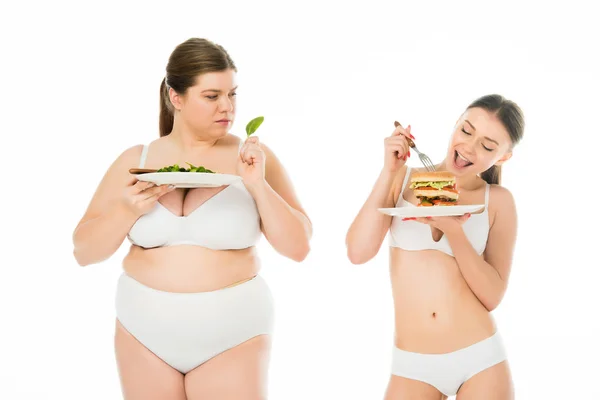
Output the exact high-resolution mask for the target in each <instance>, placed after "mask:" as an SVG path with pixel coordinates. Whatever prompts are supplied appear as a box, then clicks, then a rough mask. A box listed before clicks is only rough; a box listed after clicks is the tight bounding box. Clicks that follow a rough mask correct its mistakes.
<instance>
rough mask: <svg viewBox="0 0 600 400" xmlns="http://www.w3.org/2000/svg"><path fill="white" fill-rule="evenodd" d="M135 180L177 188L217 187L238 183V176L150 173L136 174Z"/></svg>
mask: <svg viewBox="0 0 600 400" xmlns="http://www.w3.org/2000/svg"><path fill="white" fill-rule="evenodd" d="M137 179H138V180H140V181H145V182H152V183H155V184H157V185H175V187H177V188H201V187H219V186H225V185H231V184H232V183H234V182H237V181H240V180H241V179H242V178H241V177H240V176H238V175H230V174H211V173H206V172H152V173H148V174H138V175H137Z"/></svg>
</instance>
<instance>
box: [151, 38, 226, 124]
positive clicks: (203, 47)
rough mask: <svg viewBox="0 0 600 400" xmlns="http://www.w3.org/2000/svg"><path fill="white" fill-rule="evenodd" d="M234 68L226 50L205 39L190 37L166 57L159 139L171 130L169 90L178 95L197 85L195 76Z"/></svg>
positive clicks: (171, 115) (162, 83)
mask: <svg viewBox="0 0 600 400" xmlns="http://www.w3.org/2000/svg"><path fill="white" fill-rule="evenodd" d="M228 69H233V70H234V71H236V72H237V68H236V66H235V64H234V62H233V60H232V59H231V57H230V56H229V54H228V53H227V51H225V49H224V48H223V47H222V46H220V45H218V44H216V43H213V42H211V41H209V40H207V39H199V38H191V39H188V40H186V41H185V42H183V43H181V44H180V45H178V46H177V47H176V48H175V50H173V52H172V53H171V56H170V57H169V62H168V64H167V68H166V75H165V77H164V78H163V80H162V82H161V84H160V116H159V119H158V130H159V133H160V136H167V135H168V134H169V133H171V131H172V130H173V111H174V109H173V104H171V100H170V99H169V88H172V89H173V90H175V91H176V92H177V93H179V94H182V95H183V94H185V92H186V91H187V90H188V88H190V87H191V86H194V85H195V84H196V77H197V76H198V75H200V74H204V73H207V72H220V71H226V70H228Z"/></svg>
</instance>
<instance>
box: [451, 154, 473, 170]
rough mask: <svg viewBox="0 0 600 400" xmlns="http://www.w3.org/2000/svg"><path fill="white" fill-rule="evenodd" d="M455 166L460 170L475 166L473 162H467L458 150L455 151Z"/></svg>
mask: <svg viewBox="0 0 600 400" xmlns="http://www.w3.org/2000/svg"><path fill="white" fill-rule="evenodd" d="M454 164H455V165H456V166H457V167H458V168H466V167H468V166H470V165H473V163H472V162H471V161H469V160H467V158H465V157H464V156H463V155H462V154H460V153H459V152H458V151H456V150H454Z"/></svg>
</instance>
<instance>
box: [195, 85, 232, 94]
mask: <svg viewBox="0 0 600 400" xmlns="http://www.w3.org/2000/svg"><path fill="white" fill-rule="evenodd" d="M237 88H238V87H237V86H236V87H234V88H233V89H231V90H230V92H233V91H234V90H237ZM206 92H214V93H221V91H220V90H219V89H206V90H203V91H202V92H201V93H206Z"/></svg>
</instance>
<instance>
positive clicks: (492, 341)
mask: <svg viewBox="0 0 600 400" xmlns="http://www.w3.org/2000/svg"><path fill="white" fill-rule="evenodd" d="M489 346H493V347H500V348H502V349H504V344H503V342H502V337H501V336H500V333H499V332H498V331H496V332H495V333H494V334H493V335H492V336H489V337H487V338H485V339H483V340H480V341H479V342H475V343H473V344H472V345H470V346H467V347H463V348H461V349H458V350H454V351H451V352H448V353H416V352H412V351H407V350H402V349H400V348H398V347H396V346H394V352H396V353H399V354H404V355H407V356H409V355H414V356H423V357H440V356H455V355H457V354H461V353H467V352H477V351H478V350H479V349H482V348H487V347H489Z"/></svg>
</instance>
